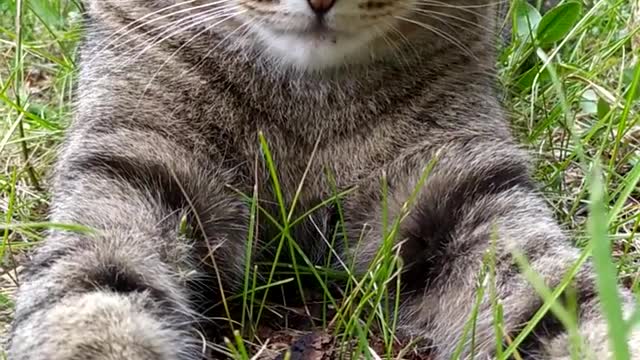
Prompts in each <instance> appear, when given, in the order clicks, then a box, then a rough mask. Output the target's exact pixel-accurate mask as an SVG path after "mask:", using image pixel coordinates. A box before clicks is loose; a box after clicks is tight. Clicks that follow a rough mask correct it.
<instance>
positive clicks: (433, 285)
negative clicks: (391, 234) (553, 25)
mask: <svg viewBox="0 0 640 360" xmlns="http://www.w3.org/2000/svg"><path fill="white" fill-rule="evenodd" d="M444 1H445V3H438V2H433V1H431V2H423V1H418V0H415V1H412V0H382V1H379V2H375V3H374V2H367V1H364V0H359V1H355V0H354V1H350V0H337V3H336V5H335V6H334V9H333V10H331V11H330V12H328V13H327V14H326V15H325V19H326V22H327V23H328V24H329V25H331V26H336V27H338V28H339V29H340V30H345V29H346V30H351V32H352V33H356V34H359V35H358V36H360V37H355V38H354V39H347V40H344V38H343V36H348V35H342V34H343V33H340V35H333V34H331V33H328V34H320V35H318V34H315V33H314V34H315V35H313V34H312V35H309V34H307V35H300V36H299V37H296V36H298V35H295V34H294V35H291V36H293V38H292V39H293V40H291V41H292V43H291V45H290V47H289V48H288V49H289V50H290V52H291V53H292V54H291V55H289V54H287V51H284V52H283V49H285V50H287V48H286V46H285V45H282V42H283V41H285V40H283V39H284V38H278V36H277V35H274V34H278V33H277V32H269V31H270V30H268V29H267V30H265V29H266V28H264V27H261V26H267V25H264V24H270V25H268V26H274V27H277V26H285V27H286V26H287V24H288V25H290V26H291V27H295V26H299V23H300V22H304V21H307V22H309V21H312V20H308V19H309V18H315V17H313V16H310V15H309V10H308V9H307V10H304V9H306V7H307V4H306V2H304V1H303V0H286V1H285V0H280V1H258V0H242V1H241V0H224V1H220V2H218V3H217V4H216V5H215V7H212V5H207V4H213V3H214V2H213V1H204V0H197V1H187V2H184V3H182V5H181V4H178V2H174V1H169V0H162V1H161V0H154V1H148V0H144V1H143V0H88V1H87V2H86V5H87V15H86V17H87V24H88V25H87V34H86V39H85V42H84V45H83V51H82V64H83V65H82V68H81V73H80V85H79V88H78V94H77V109H76V111H75V121H74V123H73V126H72V127H71V129H70V131H69V135H68V138H67V141H66V142H65V145H64V148H63V150H62V152H61V155H60V159H59V161H58V165H57V168H56V171H55V177H54V182H53V183H54V186H53V190H54V201H53V208H52V211H51V220H52V221H55V222H62V223H76V224H81V225H85V226H88V227H92V228H95V229H97V230H98V231H97V232H96V233H95V234H74V233H70V232H65V231H59V230H52V231H51V233H50V234H49V236H48V240H47V241H46V243H45V244H44V245H43V246H42V247H41V248H40V249H39V250H38V251H37V252H36V253H35V254H34V255H33V259H32V261H31V264H30V266H29V269H28V270H27V271H26V273H25V274H24V279H25V281H24V283H23V285H22V287H21V289H20V294H19V299H18V306H17V311H16V315H15V321H14V324H13V331H12V338H11V345H10V349H9V354H10V356H9V358H10V359H13V360H27V359H28V360H58V359H60V360H72V359H75V360H80V359H99V360H106V359H114V360H115V359H132V360H143V359H181V360H192V359H201V358H202V357H203V355H202V351H201V348H202V341H203V339H202V336H201V333H202V332H201V331H200V329H201V326H202V324H203V321H202V318H203V315H204V314H203V313H201V312H200V308H201V307H200V306H199V304H201V300H202V299H203V298H211V297H212V296H213V297H215V296H216V295H215V294H218V296H219V292H218V291H217V289H218V285H217V284H218V281H220V282H221V283H222V284H224V286H225V287H226V288H228V289H233V288H234V287H237V285H238V284H239V283H240V281H241V274H242V273H243V271H244V270H243V266H244V254H245V239H246V234H247V227H248V223H249V209H248V208H247V204H246V202H245V201H243V200H242V199H241V198H240V197H239V196H238V195H237V193H236V192H235V189H238V190H240V191H243V192H245V193H251V191H252V190H251V189H252V187H253V185H254V183H255V182H256V181H257V185H258V188H259V189H260V197H261V199H263V200H264V201H265V204H269V203H270V202H274V201H275V195H274V193H273V190H272V187H271V185H270V184H271V179H270V177H269V175H268V171H267V169H266V167H265V166H264V165H263V162H262V161H258V163H259V165H258V166H256V159H259V158H260V154H259V152H258V146H257V144H258V141H257V139H258V133H259V132H260V131H261V132H263V133H264V134H265V137H266V138H267V139H268V142H269V146H270V149H271V151H272V153H273V156H274V159H275V162H276V164H277V167H278V172H279V180H280V184H281V187H282V189H283V192H284V194H283V195H284V198H285V200H286V201H287V203H290V202H291V201H292V199H293V198H294V196H295V193H296V190H297V187H298V183H299V182H300V180H301V178H302V177H303V173H304V171H305V168H306V167H307V165H309V164H310V165H309V166H310V168H309V172H308V174H309V175H308V176H307V178H306V181H305V187H304V189H303V191H302V193H301V196H300V199H299V205H298V211H299V212H300V213H303V212H304V211H305V210H308V209H310V208H312V207H313V206H315V205H316V204H317V203H319V202H320V201H322V200H323V199H326V198H328V197H329V196H331V194H332V186H331V183H330V182H329V180H328V179H327V177H326V176H325V175H324V174H326V173H327V171H329V172H331V173H333V174H334V177H335V179H336V182H337V186H338V188H339V189H347V188H351V187H354V186H357V189H356V190H355V191H354V192H353V193H351V194H350V195H349V196H347V197H346V198H345V199H344V213H345V216H346V226H347V230H348V231H347V232H348V235H349V237H350V238H351V239H358V238H359V237H360V235H361V233H362V231H363V228H364V229H366V232H365V233H364V234H365V235H364V236H365V237H364V241H362V242H361V243H360V245H359V246H357V247H355V246H353V247H351V248H347V249H344V250H346V251H348V252H350V253H353V254H355V255H356V266H357V267H358V268H360V269H365V268H366V266H367V264H368V263H369V262H370V261H371V260H372V257H373V255H374V254H375V252H376V251H377V249H378V248H379V246H380V241H381V233H382V225H381V218H382V209H381V206H382V203H383V201H382V197H381V190H380V180H381V178H382V176H383V174H384V175H385V176H386V179H387V181H388V182H389V192H390V193H389V199H388V206H389V210H390V212H391V215H397V214H399V211H400V208H401V206H402V204H403V203H404V201H405V200H406V199H407V197H408V196H409V194H410V193H411V192H412V191H413V189H414V188H415V187H416V186H417V183H418V178H419V177H420V175H421V173H422V169H423V168H424V166H425V165H426V164H428V163H429V162H430V161H431V160H432V159H433V158H434V156H436V155H437V159H438V161H437V163H436V165H435V168H434V169H433V171H432V173H431V174H430V176H429V178H428V180H427V182H426V183H425V184H424V186H423V187H422V188H421V190H420V193H419V196H418V201H417V203H416V205H415V208H414V209H413V210H412V212H411V214H410V216H409V217H408V218H407V219H406V220H405V221H404V222H403V223H402V226H401V231H400V237H401V239H402V240H404V241H405V243H404V245H403V248H402V249H403V251H402V256H403V258H404V260H405V263H406V264H407V270H406V275H405V276H404V277H403V279H404V281H405V285H406V287H407V289H408V290H410V291H407V292H406V294H404V295H403V296H404V297H403V299H402V304H403V305H402V306H401V308H400V309H399V311H400V320H401V330H402V331H403V332H405V333H407V334H410V335H414V336H421V337H425V338H426V339H428V340H429V346H430V347H432V348H433V350H434V354H435V358H436V359H448V358H449V357H450V356H451V354H452V353H453V351H454V346H455V344H457V343H458V339H459V337H460V335H461V333H462V328H463V326H464V324H465V322H466V320H467V318H468V316H469V313H470V311H471V308H472V306H473V302H474V297H475V289H476V285H477V281H478V269H479V267H480V264H481V260H482V256H483V254H484V253H485V252H486V250H487V249H488V247H489V245H490V238H491V236H492V234H497V235H498V236H497V240H496V241H497V261H498V262H497V282H498V283H497V291H498V295H499V298H500V301H501V303H502V304H503V306H504V314H505V315H504V322H505V331H507V332H508V333H509V334H511V335H513V336H515V335H516V334H517V333H518V331H519V330H520V329H521V328H522V327H523V325H524V324H525V323H526V321H527V320H528V319H529V318H530V317H531V316H532V315H533V314H534V312H535V311H537V309H538V307H539V306H540V305H541V300H540V299H539V298H538V297H537V296H536V293H535V291H534V290H533V288H532V287H531V286H530V285H528V283H527V282H526V281H525V279H524V277H523V276H522V274H521V273H520V272H519V271H518V268H517V266H515V265H514V262H513V259H512V256H511V254H512V251H513V250H519V251H521V252H523V253H524V254H525V255H526V256H527V257H528V258H529V261H530V262H531V265H532V267H533V268H534V269H535V270H536V271H538V272H539V273H540V274H542V275H543V276H544V277H545V280H546V281H547V283H548V284H549V285H555V284H558V283H559V282H560V279H561V278H562V276H563V274H564V273H565V271H566V270H567V269H568V267H569V266H570V264H571V263H572V262H573V261H574V260H576V259H577V257H578V251H577V250H576V249H574V248H573V247H572V246H571V244H570V241H569V240H568V239H567V238H566V236H565V235H564V234H563V232H562V231H561V229H560V227H559V226H558V225H557V224H556V222H555V221H554V220H553V218H552V214H551V212H550V211H549V209H547V207H546V206H545V204H544V201H543V200H542V199H541V198H540V196H539V195H538V194H537V193H536V191H535V188H536V186H535V185H534V184H533V183H532V182H531V180H530V178H529V175H528V167H529V164H528V157H527V155H526V152H524V151H523V150H521V149H520V148H519V147H518V145H517V144H515V143H514V141H513V139H512V136H511V134H510V131H509V128H508V123H507V121H506V119H505V116H504V114H503V112H502V110H501V107H500V105H499V103H498V102H497V100H496V95H495V91H494V88H493V85H494V78H493V75H492V74H493V63H494V58H493V48H494V46H493V43H492V39H493V37H494V35H493V34H492V33H491V31H490V29H492V28H493V26H494V24H493V17H494V16H493V13H494V10H493V9H492V8H491V7H490V6H488V5H487V3H486V2H484V1H483V0H444ZM207 6H208V7H207ZM349 6H351V7H349ZM289 8H291V11H290V12H285V11H284V10H287V9H289ZM163 9H165V10H163ZM167 9H169V10H167ZM207 9H209V10H210V9H218V11H223V12H222V13H218V14H217V15H215V16H223V17H222V18H221V17H215V16H214V13H209V14H210V15H211V18H209V19H207V18H203V17H202V16H204V15H203V14H207V12H206V11H208V10H207ZM225 9H226V10H225ZM283 9H284V10H283ZM301 9H302V10H301ZM417 9H426V10H431V11H438V12H440V13H442V14H444V15H442V16H441V17H440V19H439V20H438V19H434V18H429V17H427V16H426V15H425V14H424V13H423V12H420V11H418V10H417ZM178 11H179V12H178ZM305 11H306V13H305ZM349 11H351V12H349ZM170 12H176V13H174V14H173V15H171V16H168V15H167V14H169V13H170ZM221 14H222V15H221ZM229 14H230V15H229ZM292 14H293V15H292ZM296 14H298V15H299V14H305V15H304V16H303V15H299V17H300V18H295V19H294V17H295V16H298V15H296ZM349 14H351V15H349ZM353 14H356V15H353ZM389 14H391V15H389ZM394 14H395V15H394ZM165 15H166V16H165ZM226 15H229V16H226ZM198 16H200V17H198ZM341 16H342V17H341ZM393 16H396V17H393ZM398 16H400V17H403V18H405V19H409V20H411V21H406V20H400V19H398V18H397V17H398ZM136 19H142V20H141V21H138V22H136ZM180 19H182V20H183V22H181V23H180V22H178V23H176V22H174V21H181V20H180ZM196 19H198V20H200V23H199V24H195V25H194V22H195V20H196ZM301 19H302V20H301ZM150 20H153V21H150ZM387 23H392V24H394V29H391V30H390V29H389V28H385V26H387V25H384V24H387ZM274 24H275V25H274ZM278 24H279V25H278ZM283 24H284V25H283ZM425 24H426V25H427V26H426V27H425V26H424V25H425ZM138 25H139V26H138ZM127 26H128V27H127ZM171 26H173V27H171ZM349 26H352V27H353V28H352V29H351V28H349ZM380 28H381V29H383V30H384V29H386V31H382V30H380ZM427 28H431V30H429V29H427ZM167 29H169V31H167ZM433 29H435V31H434V30H433ZM129 30H130V31H129ZM177 30H180V31H177ZM347 33H349V32H347ZM265 34H267V35H265ZM268 34H270V35H268ZM443 34H445V35H443ZM269 36H271V37H269ZM283 36H284V35H283ZM349 36H350V35H349ZM161 38H166V39H164V40H163V41H162V42H160V43H158V44H155V43H154V42H156V41H157V40H159V39H161ZM287 39H288V38H287ZM303 40H304V41H303ZM305 41H306V42H305ZM345 43H347V44H346V45H345ZM309 44H311V45H309ZM152 45H153V46H152ZM279 46H280V47H282V46H285V48H278V47H279ZM296 46H299V47H296ZM314 46H317V47H318V48H321V49H324V50H322V51H325V52H326V51H329V52H331V51H335V54H338V55H335V54H334V53H320V52H318V51H317V49H316V48H314ZM340 46H343V48H340V49H338V47H340ZM354 49H355V50H354ZM334 55H335V56H334ZM316 142H318V144H319V145H318V147H317V151H316V153H315V156H314V158H313V160H312V161H311V162H310V159H311V155H312V153H313V149H314V144H316ZM314 216H315V220H317V223H321V224H328V226H327V227H330V226H331V224H329V223H330V222H331V221H332V217H331V211H329V210H326V211H321V212H318V213H316V214H314ZM182 219H187V221H188V223H189V225H190V227H191V228H192V229H195V231H193V232H191V233H189V234H182V233H181V232H179V231H178V229H179V228H180V227H181V222H182ZM334 220H335V219H334ZM261 225H262V228H261V229H267V232H268V227H269V226H268V225H269V224H268V222H266V221H264V223H263V224H261ZM294 231H296V229H294ZM300 233H301V234H302V235H303V236H299V237H298V241H299V242H300V245H301V246H302V247H303V248H304V249H305V250H306V251H307V253H309V256H310V258H312V259H322V258H323V257H324V256H325V255H326V254H325V253H326V252H327V251H328V250H327V249H326V247H325V246H323V245H322V244H323V243H322V241H321V239H320V237H319V236H318V234H317V233H316V232H314V231H300ZM262 240H264V241H266V240H268V239H262ZM267 250H268V249H267ZM576 284H577V285H576V287H577V290H578V294H579V299H580V308H579V313H580V319H581V322H580V324H581V330H582V331H583V333H584V334H585V336H586V339H587V341H588V344H587V345H588V347H589V348H590V349H591V350H592V351H593V353H594V354H595V355H594V356H595V357H594V358H596V359H604V358H606V357H607V356H609V355H608V354H609V350H608V344H607V343H606V342H607V341H606V326H605V322H604V321H603V319H602V316H601V315H600V313H599V308H598V304H597V299H596V297H595V294H596V292H595V290H594V285H593V278H592V272H591V271H590V268H589V266H586V267H585V269H583V270H582V271H581V272H580V273H579V275H578V276H577V279H576ZM621 293H623V295H624V297H625V298H626V299H627V300H628V301H627V304H628V306H629V309H627V310H628V311H631V304H632V301H631V299H630V295H629V294H627V293H626V292H625V291H624V290H621ZM212 294H213V295H212ZM477 326H478V328H477V332H476V345H477V349H476V352H475V354H476V357H477V358H489V357H491V356H492V354H493V351H494V346H495V340H494V335H493V325H492V314H491V309H490V307H489V306H482V307H481V310H480V314H479V317H478V323H477ZM631 342H632V345H633V351H634V354H635V356H636V357H637V358H640V357H638V356H640V336H639V335H638V334H637V333H635V334H634V335H633V336H632V339H631ZM524 350H525V351H524V352H523V355H527V356H529V357H530V358H542V359H550V358H553V359H556V358H558V359H560V358H569V354H568V339H567V335H566V333H565V332H564V330H563V329H562V328H561V327H560V326H559V325H558V324H557V322H556V321H555V319H553V318H552V317H551V316H549V318H548V319H544V320H543V321H542V323H541V325H540V326H539V327H538V329H537V330H536V331H535V334H534V336H532V339H531V340H530V341H529V342H528V343H527V348H526V349H524ZM463 355H464V354H463ZM464 356H470V354H466V355H464Z"/></svg>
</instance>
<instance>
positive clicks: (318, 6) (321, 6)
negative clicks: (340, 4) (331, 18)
mask: <svg viewBox="0 0 640 360" xmlns="http://www.w3.org/2000/svg"><path fill="white" fill-rule="evenodd" d="M307 1H308V2H309V6H310V7H311V10H313V12H315V13H316V15H323V14H324V13H326V12H327V11H329V9H331V7H332V6H333V4H334V3H335V0H307Z"/></svg>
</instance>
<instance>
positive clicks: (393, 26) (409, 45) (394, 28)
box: [384, 21, 420, 58]
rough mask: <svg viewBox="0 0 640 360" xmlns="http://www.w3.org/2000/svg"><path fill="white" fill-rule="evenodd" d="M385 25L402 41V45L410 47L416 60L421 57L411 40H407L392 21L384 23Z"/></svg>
mask: <svg viewBox="0 0 640 360" xmlns="http://www.w3.org/2000/svg"><path fill="white" fill-rule="evenodd" d="M384 24H385V26H386V27H387V28H388V29H389V30H391V31H392V32H393V33H394V34H395V35H397V37H398V38H399V39H400V41H402V43H403V44H404V45H405V46H408V47H409V48H410V49H411V51H412V52H413V55H414V56H415V57H416V58H419V57H420V54H419V52H418V49H416V47H415V46H414V45H413V43H412V42H411V41H410V40H409V38H407V36H406V35H405V34H404V33H403V32H402V31H400V30H398V28H397V27H396V26H395V25H394V24H393V23H392V22H391V21H384Z"/></svg>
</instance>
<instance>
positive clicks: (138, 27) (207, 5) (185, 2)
mask: <svg viewBox="0 0 640 360" xmlns="http://www.w3.org/2000/svg"><path fill="white" fill-rule="evenodd" d="M195 1H197V0H188V1H184V2H181V3H177V4H173V5H170V6H166V7H164V8H162V9H159V10H156V11H153V12H151V13H149V14H146V15H144V16H142V17H140V18H138V19H136V20H134V21H133V22H130V23H128V24H126V25H124V26H122V27H121V28H119V29H116V30H115V31H114V32H113V34H111V35H109V36H107V37H106V38H105V39H104V40H102V41H100V42H99V43H98V44H96V48H99V47H100V46H102V44H104V43H105V42H107V41H109V43H108V44H106V45H105V46H104V47H102V49H106V48H108V47H109V46H111V45H112V44H113V43H115V42H116V41H118V40H119V39H121V38H122V37H123V36H126V35H128V34H130V33H131V32H133V31H136V30H138V29H140V28H142V27H144V26H146V25H149V24H151V23H154V22H156V21H159V20H162V19H166V18H168V17H171V16H175V15H178V14H181V13H183V12H187V11H194V10H198V9H200V8H207V7H210V6H214V5H215V4H216V3H219V2H225V1H229V0H221V1H216V2H213V3H207V4H204V5H198V6H193V7H189V8H186V9H180V10H178V11H174V12H171V13H169V14H164V15H162V16H158V17H154V18H152V19H151V20H148V21H143V20H145V19H148V18H150V17H152V16H154V15H157V14H159V13H161V12H163V11H166V10H169V9H172V8H175V7H180V6H184V5H188V4H191V3H193V2H195ZM140 22H142V23H140ZM138 23H140V24H138ZM136 24H137V25H136ZM134 25H135V26H134ZM131 26H134V27H133V28H131V29H129V30H127V31H126V32H124V33H121V31H123V30H125V29H127V28H129V27H131ZM118 34H119V35H118ZM116 35H118V36H117V37H116V38H115V39H112V38H113V37H114V36H116Z"/></svg>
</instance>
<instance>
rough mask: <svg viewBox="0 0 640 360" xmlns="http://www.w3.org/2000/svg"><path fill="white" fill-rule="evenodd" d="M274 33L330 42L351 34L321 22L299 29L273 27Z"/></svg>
mask: <svg viewBox="0 0 640 360" xmlns="http://www.w3.org/2000/svg"><path fill="white" fill-rule="evenodd" d="M272 31H273V32H274V34H276V35H279V36H294V37H297V38H299V39H301V40H309V41H314V42H325V41H326V42H331V43H334V44H335V43H336V42H337V41H338V39H339V38H342V39H344V38H347V37H349V36H350V35H351V34H349V33H348V32H345V31H341V30H337V29H333V28H330V27H329V26H327V25H326V24H324V23H322V22H317V23H314V24H313V25H311V26H309V27H306V28H301V29H286V30H285V29H277V28H276V29H273V30H272Z"/></svg>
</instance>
